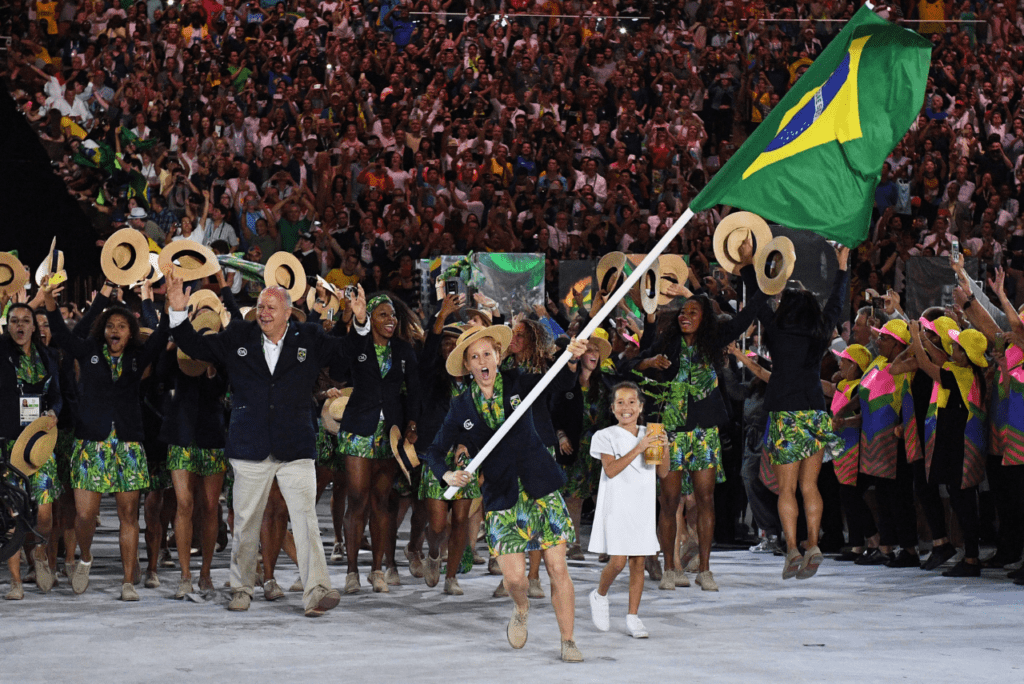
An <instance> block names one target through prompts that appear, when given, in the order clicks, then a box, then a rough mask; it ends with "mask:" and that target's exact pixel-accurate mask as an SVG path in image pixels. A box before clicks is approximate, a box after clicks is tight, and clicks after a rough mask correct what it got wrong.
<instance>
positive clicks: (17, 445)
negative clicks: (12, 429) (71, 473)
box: [10, 416, 57, 477]
mask: <svg viewBox="0 0 1024 684" xmlns="http://www.w3.org/2000/svg"><path fill="white" fill-rule="evenodd" d="M47 420H48V417H47V416H42V417H40V418H36V419H35V420H33V421H32V422H31V423H29V424H28V425H26V426H25V429H24V430H22V431H21V434H20V435H18V439H17V440H16V441H15V442H14V447H13V448H12V449H11V460H10V462H11V465H12V466H14V467H15V468H16V469H17V470H18V471H19V472H21V474H22V475H25V476H26V477H27V476H29V475H32V474H33V473H35V472H36V471H37V470H39V469H40V468H42V467H43V465H44V464H45V463H46V462H47V461H48V460H50V457H51V456H53V449H54V447H55V446H57V425H56V421H54V425H53V427H52V428H50V429H49V430H47V429H45V428H44V427H43V423H45V422H47Z"/></svg>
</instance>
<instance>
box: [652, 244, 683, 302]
mask: <svg viewBox="0 0 1024 684" xmlns="http://www.w3.org/2000/svg"><path fill="white" fill-rule="evenodd" d="M658 264H659V266H660V268H661V278H660V280H659V281H658V284H659V286H658V306H665V305H666V304H669V303H670V302H671V301H672V300H673V299H675V297H673V296H671V295H669V294H667V293H666V292H665V288H666V287H667V286H668V285H669V284H677V285H686V281H687V279H688V278H689V277H690V267H689V266H688V265H687V264H686V261H685V260H684V259H683V257H681V256H680V255H678V254H662V255H661V256H660V257H658Z"/></svg>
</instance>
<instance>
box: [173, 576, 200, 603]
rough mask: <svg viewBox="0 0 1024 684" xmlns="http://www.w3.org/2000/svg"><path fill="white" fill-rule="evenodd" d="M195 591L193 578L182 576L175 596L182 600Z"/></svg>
mask: <svg viewBox="0 0 1024 684" xmlns="http://www.w3.org/2000/svg"><path fill="white" fill-rule="evenodd" d="M194 591H195V589H194V588H193V587H192V578H191V577H182V578H181V579H179V580H178V588H177V589H176V590H175V592H174V598H176V599H178V600H179V601H180V600H181V599H183V598H185V597H186V596H188V595H189V594H191V593H192V592H194Z"/></svg>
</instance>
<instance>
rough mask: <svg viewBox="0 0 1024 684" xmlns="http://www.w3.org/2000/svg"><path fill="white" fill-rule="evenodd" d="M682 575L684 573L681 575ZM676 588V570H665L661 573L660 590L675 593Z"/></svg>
mask: <svg viewBox="0 0 1024 684" xmlns="http://www.w3.org/2000/svg"><path fill="white" fill-rule="evenodd" d="M679 574H682V573H679ZM675 588H676V571H675V570H663V571H662V573H661V581H660V582H658V589H664V590H666V591H669V590H671V591H675Z"/></svg>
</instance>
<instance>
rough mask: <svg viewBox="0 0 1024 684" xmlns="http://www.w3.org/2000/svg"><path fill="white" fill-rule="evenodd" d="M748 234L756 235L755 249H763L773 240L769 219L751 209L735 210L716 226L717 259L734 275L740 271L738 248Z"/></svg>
mask: <svg viewBox="0 0 1024 684" xmlns="http://www.w3.org/2000/svg"><path fill="white" fill-rule="evenodd" d="M734 233H735V234H734ZM748 235H753V236H754V250H755V253H757V252H759V251H760V250H761V246H762V245H765V244H767V243H768V242H770V241H771V239H772V230H771V228H769V227H768V222H767V221H765V220H764V219H763V218H761V217H760V216H758V215H757V214H753V213H751V212H749V211H736V212H733V213H731V214H729V215H728V216H726V217H725V218H724V219H722V221H721V223H719V224H718V225H717V226H716V227H715V234H714V238H713V240H712V245H713V247H714V250H715V259H716V260H717V261H718V263H719V264H721V265H722V268H724V269H725V270H726V271H728V272H729V273H732V274H733V275H739V273H740V264H739V256H740V255H739V254H738V253H737V252H736V250H737V249H738V248H739V245H740V244H742V243H743V241H744V240H746V239H747V236H748Z"/></svg>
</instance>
